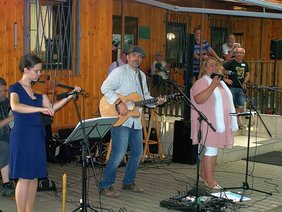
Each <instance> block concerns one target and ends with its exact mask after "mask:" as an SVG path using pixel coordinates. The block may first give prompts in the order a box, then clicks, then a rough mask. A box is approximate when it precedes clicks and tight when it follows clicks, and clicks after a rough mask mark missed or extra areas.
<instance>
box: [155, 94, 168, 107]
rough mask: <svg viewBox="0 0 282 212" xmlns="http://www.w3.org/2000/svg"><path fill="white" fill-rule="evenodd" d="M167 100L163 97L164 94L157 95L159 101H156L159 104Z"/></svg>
mask: <svg viewBox="0 0 282 212" xmlns="http://www.w3.org/2000/svg"><path fill="white" fill-rule="evenodd" d="M165 102H166V99H165V98H164V97H162V96H159V97H157V102H156V104H157V106H158V105H162V104H164V103H165Z"/></svg>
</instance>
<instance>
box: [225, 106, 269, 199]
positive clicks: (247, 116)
mask: <svg viewBox="0 0 282 212" xmlns="http://www.w3.org/2000/svg"><path fill="white" fill-rule="evenodd" d="M230 115H235V116H246V118H248V119H249V122H248V146H247V158H246V170H245V181H244V182H243V185H242V186H239V187H229V188H223V190H224V191H225V190H228V189H243V193H242V195H241V198H240V202H242V201H243V197H244V194H245V191H246V190H251V191H256V192H260V193H264V194H267V195H272V193H271V192H266V191H261V190H258V189H254V188H250V186H249V183H248V172H249V155H250V140H251V139H250V137H251V122H252V116H253V114H252V111H247V112H242V113H238V114H236V113H235V114H230Z"/></svg>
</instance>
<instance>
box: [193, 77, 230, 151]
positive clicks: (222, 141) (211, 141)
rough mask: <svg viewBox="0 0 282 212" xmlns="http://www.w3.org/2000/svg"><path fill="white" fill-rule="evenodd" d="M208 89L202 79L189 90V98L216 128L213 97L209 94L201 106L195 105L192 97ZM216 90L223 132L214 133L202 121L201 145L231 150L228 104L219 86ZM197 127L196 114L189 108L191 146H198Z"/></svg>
mask: <svg viewBox="0 0 282 212" xmlns="http://www.w3.org/2000/svg"><path fill="white" fill-rule="evenodd" d="M208 87H209V83H208V82H207V80H205V79H204V78H201V79H199V80H197V81H196V82H195V83H194V85H193V86H192V88H191V90H190V98H191V102H192V103H193V104H194V105H195V106H196V108H197V109H198V110H199V111H201V112H202V113H203V114H204V115H205V116H206V117H207V118H208V121H209V122H210V123H211V124H212V125H213V127H214V128H216V119H215V100H216V99H215V96H214V95H213V94H211V95H210V97H209V98H208V99H207V100H206V101H205V102H204V103H202V104H196V103H195V100H194V96H196V95H197V94H198V93H200V92H202V91H203V90H205V89H206V88H208ZM218 88H219V91H220V93H221V96H222V103H223V106H222V108H223V114H224V124H225V131H224V132H222V133H218V132H214V131H213V130H212V129H211V128H210V127H208V126H207V123H206V122H205V121H202V139H201V144H203V145H204V146H209V147H217V148H231V147H232V146H233V143H234V139H233V135H232V130H231V116H230V115H229V113H230V112H231V110H230V104H229V101H228V95H227V93H226V91H225V90H224V89H223V88H222V86H220V85H219V86H218ZM198 125H199V122H198V113H197V111H195V110H193V109H192V108H191V139H192V140H193V144H198V138H197V135H198Z"/></svg>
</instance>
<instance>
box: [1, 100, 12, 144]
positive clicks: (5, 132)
mask: <svg viewBox="0 0 282 212" xmlns="http://www.w3.org/2000/svg"><path fill="white" fill-rule="evenodd" d="M9 110H10V102H9V100H8V98H5V99H4V100H3V101H1V102H0V120H3V119H5V118H7V117H8V116H9ZM9 135H10V127H9V125H6V126H4V127H2V128H0V140H6V139H7V137H9Z"/></svg>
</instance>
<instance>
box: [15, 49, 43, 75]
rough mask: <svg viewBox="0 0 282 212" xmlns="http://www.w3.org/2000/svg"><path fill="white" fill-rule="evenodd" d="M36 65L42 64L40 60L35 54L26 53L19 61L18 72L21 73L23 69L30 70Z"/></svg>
mask: <svg viewBox="0 0 282 212" xmlns="http://www.w3.org/2000/svg"><path fill="white" fill-rule="evenodd" d="M38 63H42V60H41V59H40V58H39V57H38V56H37V55H35V54H31V53H27V54H25V55H24V56H22V58H21V61H20V66H19V68H20V71H21V72H23V71H24V68H32V67H33V66H35V65H36V64H38Z"/></svg>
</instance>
